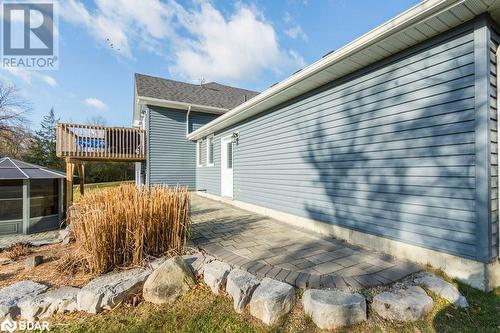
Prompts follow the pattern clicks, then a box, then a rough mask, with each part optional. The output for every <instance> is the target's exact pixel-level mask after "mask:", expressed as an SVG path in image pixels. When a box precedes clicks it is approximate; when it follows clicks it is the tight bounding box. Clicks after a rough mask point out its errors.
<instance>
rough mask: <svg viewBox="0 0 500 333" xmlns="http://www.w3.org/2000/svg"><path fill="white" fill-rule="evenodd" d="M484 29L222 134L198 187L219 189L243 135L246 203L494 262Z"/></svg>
mask: <svg viewBox="0 0 500 333" xmlns="http://www.w3.org/2000/svg"><path fill="white" fill-rule="evenodd" d="M474 36H475V33H474V22H470V23H469V24H466V25H462V26H460V27H458V28H455V29H453V30H451V31H449V32H447V33H446V34H442V35H440V36H438V37H435V38H432V39H430V40H428V41H426V42H424V43H421V44H420V45H417V46H415V47H412V48H409V49H408V50H405V51H403V52H401V53H400V54H398V55H396V56H393V57H390V58H388V59H386V60H384V61H382V62H379V63H377V64H374V65H372V66H369V67H367V68H365V69H362V70H360V71H357V72H355V73H353V74H352V75H349V76H348V77H345V78H343V79H340V80H337V81H334V82H332V83H330V84H328V85H326V86H324V87H322V88H321V89H317V90H315V91H313V92H310V93H308V94H306V95H304V96H302V97H300V98H296V99H294V100H291V101H289V102H288V103H285V104H283V105H281V106H279V107H277V108H274V109H272V110H269V111H267V112H264V113H261V114H259V115H257V116H255V117H253V118H250V119H248V120H246V121H244V122H243V123H240V124H238V125H237V126H233V127H232V128H227V129H226V130H225V131H223V132H220V133H216V137H215V166H214V167H211V168H207V167H202V168H198V169H197V188H198V189H200V190H206V191H207V192H208V193H212V194H216V195H220V139H221V138H222V137H223V136H225V135H229V134H230V133H231V132H233V131H239V133H240V139H239V142H238V144H237V145H235V148H234V199H235V200H238V201H243V202H248V203H251V204H255V205H259V206H262V207H267V208H271V209H275V210H278V211H283V212H286V213H291V214H295V215H298V216H302V217H306V218H311V219H315V220H318V221H322V222H324V223H328V224H334V225H340V226H343V227H347V228H350V229H354V230H359V231H362V232H366V233H370V234H375V235H379V236H383V237H386V238H390V239H395V240H399V241H403V242H406V243H410V244H414V245H418V246H422V247H426V248H431V249H435V250H438V251H442V252H447V253H451V254H456V255H460V256H463V257H467V258H475V259H478V260H486V259H485V258H484V253H478V251H479V250H478V249H480V247H479V246H478V244H477V237H478V224H477V211H478V209H481V208H484V207H477V196H478V193H477V191H478V190H477V189H476V177H477V172H476V171H478V170H476V149H477V144H478V142H477V141H476V136H477V132H476V130H477V126H476V125H477V115H476V110H477V105H476V93H477V91H476V89H475V85H476V80H477V75H476V65H477V64H476V63H475V62H476V60H475V59H476V58H475V57H476V56H477V55H476V52H475V45H477V41H475V40H474ZM484 137H485V138H486V137H487V136H484ZM481 140H482V138H481ZM481 143H483V142H481ZM484 144H485V145H486V146H488V143H487V142H486V141H484ZM486 169H487V167H484V168H483V169H481V170H480V172H481V174H483V173H484V172H483V171H484V170H486ZM486 173H487V172H486ZM487 184H489V182H487ZM486 192H488V190H486ZM480 195H481V196H484V195H483V193H480ZM488 195H489V193H487V194H486V197H488ZM487 219H488V218H487ZM484 223H489V222H488V221H485V222H484Z"/></svg>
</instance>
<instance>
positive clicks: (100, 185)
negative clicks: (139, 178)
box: [73, 180, 134, 202]
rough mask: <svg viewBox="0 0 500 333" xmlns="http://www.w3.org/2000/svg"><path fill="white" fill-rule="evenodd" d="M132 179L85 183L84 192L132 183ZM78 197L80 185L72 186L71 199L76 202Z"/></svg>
mask: <svg viewBox="0 0 500 333" xmlns="http://www.w3.org/2000/svg"><path fill="white" fill-rule="evenodd" d="M133 182H134V181H133V180H127V181H119V182H106V183H93V184H85V193H88V192H92V191H97V190H103V189H106V188H110V187H115V186H120V185H121V184H130V183H133ZM79 198H80V185H74V186H73V200H74V201H75V202H76V201H78V199H79Z"/></svg>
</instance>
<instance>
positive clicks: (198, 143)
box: [196, 140, 203, 167]
mask: <svg viewBox="0 0 500 333" xmlns="http://www.w3.org/2000/svg"><path fill="white" fill-rule="evenodd" d="M201 142H202V141H201V140H198V141H196V165H197V166H199V167H201V166H202V165H203V163H202V160H201V153H202V150H201V149H202V148H201Z"/></svg>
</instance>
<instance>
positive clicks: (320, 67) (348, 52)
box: [187, 0, 500, 140]
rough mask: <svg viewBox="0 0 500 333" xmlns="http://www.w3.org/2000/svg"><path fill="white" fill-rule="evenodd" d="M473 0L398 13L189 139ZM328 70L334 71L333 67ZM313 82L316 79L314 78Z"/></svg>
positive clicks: (434, 2)
mask: <svg viewBox="0 0 500 333" xmlns="http://www.w3.org/2000/svg"><path fill="white" fill-rule="evenodd" d="M473 2H475V0H427V1H424V2H422V3H420V4H418V5H416V6H414V7H412V8H410V9H408V10H407V11H405V12H403V13H402V14H400V15H398V16H396V17H395V18H393V19H391V20H389V21H387V22H386V23H384V24H382V25H380V26H379V27H377V28H375V29H373V30H371V31H370V32H368V33H366V34H364V35H363V36H361V37H359V38H357V39H355V40H354V41H352V42H351V43H349V44H347V45H345V46H344V47H342V48H340V49H338V50H337V51H335V52H333V53H331V54H329V55H327V56H325V57H324V58H322V59H320V60H318V61H316V62H315V63H313V64H311V65H309V66H307V67H306V68H304V69H303V70H301V71H300V72H297V73H296V74H293V75H291V76H290V77H288V78H287V79H285V80H283V81H281V82H280V83H278V84H276V85H274V86H272V87H271V88H269V89H267V90H265V91H264V92H262V93H261V94H259V95H257V96H255V97H254V98H252V99H250V100H248V101H247V102H245V103H243V104H241V105H239V106H237V107H235V108H233V109H231V110H230V111H229V112H227V113H225V114H224V115H222V116H220V117H218V118H216V119H215V120H213V121H211V122H210V123H208V124H206V125H204V126H202V127H201V128H199V129H197V130H196V131H194V132H192V133H191V134H189V135H188V137H187V138H188V139H189V140H197V139H199V138H201V137H205V136H207V135H209V134H211V133H213V132H216V131H218V130H221V129H223V128H226V127H228V126H231V125H233V124H235V123H237V122H239V121H242V120H244V119H246V118H248V117H250V116H253V115H255V114H257V113H259V112H262V111H264V110H266V109H269V108H270V107H273V106H275V105H278V104H279V103H281V102H283V101H285V100H289V99H290V98H293V97H295V96H299V95H301V94H303V93H304V90H300V89H294V87H297V85H298V84H299V83H304V84H305V82H304V81H306V80H308V79H311V77H312V76H314V75H316V74H318V73H320V72H322V71H325V70H326V69H327V68H330V67H331V66H332V65H335V64H336V63H338V62H339V61H341V60H344V59H346V58H348V57H349V56H352V55H354V54H356V53H357V52H359V51H361V50H363V49H365V48H367V47H369V46H371V45H373V44H375V43H378V42H381V41H383V40H384V39H386V38H388V37H390V36H391V35H394V34H396V33H398V32H402V31H403V30H406V29H408V28H410V27H412V26H414V25H416V24H418V23H421V22H422V21H423V20H427V19H429V18H432V17H434V16H437V15H439V14H441V13H443V12H446V11H449V10H450V9H452V8H454V7H458V6H460V5H462V4H464V3H468V4H470V3H473ZM499 2H500V1H499V0H485V1H484V2H482V4H483V6H490V7H491V6H494V5H497V4H498V3H499ZM487 9H488V8H487ZM353 66H354V65H353ZM357 68H359V66H358V67H353V68H352V70H351V72H352V71H354V70H356V69H357ZM329 72H330V73H332V71H331V70H330V71H329ZM311 81H313V80H312V79H311ZM318 86H319V85H318ZM311 87H312V88H311V89H314V88H315V87H316V86H314V84H311ZM311 89H309V90H311ZM285 94H286V96H285V97H283V96H282V98H278V96H279V95H285ZM273 103H274V104H273Z"/></svg>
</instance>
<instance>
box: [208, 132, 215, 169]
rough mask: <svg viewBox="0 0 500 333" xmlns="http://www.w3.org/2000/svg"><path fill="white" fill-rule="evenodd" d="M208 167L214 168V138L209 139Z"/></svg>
mask: <svg viewBox="0 0 500 333" xmlns="http://www.w3.org/2000/svg"><path fill="white" fill-rule="evenodd" d="M207 166H214V137H213V135H212V136H209V137H208V138H207Z"/></svg>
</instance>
